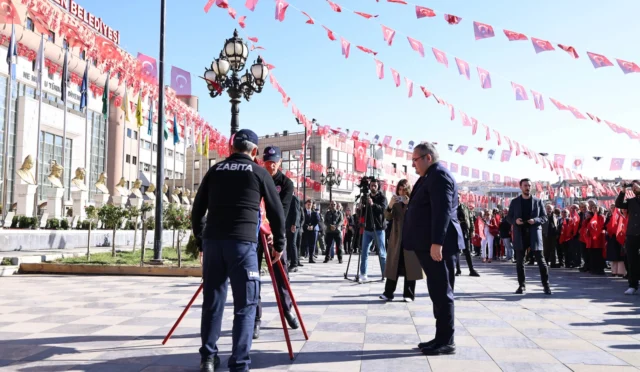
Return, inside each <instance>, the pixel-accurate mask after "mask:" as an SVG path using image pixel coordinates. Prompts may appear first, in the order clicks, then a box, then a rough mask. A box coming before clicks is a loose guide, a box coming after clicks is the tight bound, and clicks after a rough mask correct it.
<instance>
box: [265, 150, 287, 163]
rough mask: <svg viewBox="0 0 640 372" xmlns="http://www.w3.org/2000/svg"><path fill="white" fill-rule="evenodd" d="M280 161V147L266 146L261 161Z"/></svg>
mask: <svg viewBox="0 0 640 372" xmlns="http://www.w3.org/2000/svg"><path fill="white" fill-rule="evenodd" d="M280 159H282V152H281V151H280V147H277V146H267V147H266V148H265V149H264V155H262V160H264V161H273V162H277V161H279V160H280Z"/></svg>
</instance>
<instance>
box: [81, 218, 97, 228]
mask: <svg viewBox="0 0 640 372" xmlns="http://www.w3.org/2000/svg"><path fill="white" fill-rule="evenodd" d="M89 223H90V221H89V220H84V221H82V222H80V223H79V224H78V230H89ZM97 226H98V224H97V223H96V222H95V221H93V222H91V230H95V229H96V227H97Z"/></svg>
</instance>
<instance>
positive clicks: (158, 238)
mask: <svg viewBox="0 0 640 372" xmlns="http://www.w3.org/2000/svg"><path fill="white" fill-rule="evenodd" d="M166 10H167V9H166V4H165V0H160V56H159V57H160V58H158V62H159V71H158V133H157V134H158V152H157V160H156V164H157V171H156V185H158V188H157V190H159V192H158V194H159V195H157V196H156V213H155V228H154V229H153V231H154V236H153V260H152V262H155V263H162V210H163V208H162V207H163V206H162V202H163V192H162V189H163V185H164V183H163V182H164V131H163V130H161V129H160V125H164V26H165V14H166ZM151 142H153V141H151ZM174 155H175V154H174Z"/></svg>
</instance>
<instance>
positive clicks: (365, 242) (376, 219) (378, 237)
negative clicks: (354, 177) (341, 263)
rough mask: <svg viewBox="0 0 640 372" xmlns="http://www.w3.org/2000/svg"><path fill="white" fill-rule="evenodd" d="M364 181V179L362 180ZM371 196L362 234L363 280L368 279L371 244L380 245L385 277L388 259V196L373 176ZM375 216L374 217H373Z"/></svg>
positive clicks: (366, 206)
mask: <svg viewBox="0 0 640 372" xmlns="http://www.w3.org/2000/svg"><path fill="white" fill-rule="evenodd" d="M361 182H362V181H361ZM369 190H370V193H369V196H368V197H366V199H365V200H364V201H363V202H364V206H363V207H364V208H365V211H364V213H365V214H364V220H365V226H364V234H363V235H362V251H361V253H360V254H361V256H362V259H361V262H360V277H359V279H360V280H361V281H366V280H367V268H368V267H367V263H368V260H369V246H370V245H371V243H373V242H375V244H376V245H377V246H378V249H379V252H378V254H379V255H380V266H381V267H380V269H381V270H382V276H383V277H384V269H385V264H386V261H387V251H386V249H385V246H384V229H385V220H384V210H385V209H387V198H386V197H385V196H384V194H383V193H381V192H380V181H379V180H377V179H375V178H373V179H371V180H370V183H369ZM372 217H373V218H372Z"/></svg>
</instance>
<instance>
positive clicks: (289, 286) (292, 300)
mask: <svg viewBox="0 0 640 372" xmlns="http://www.w3.org/2000/svg"><path fill="white" fill-rule="evenodd" d="M278 267H279V268H280V272H281V273H282V277H283V278H284V283H285V285H286V286H287V291H289V295H290V296H291V303H292V304H293V308H294V309H295V310H296V315H297V316H298V320H300V326H301V327H302V333H303V334H304V339H305V340H309V335H307V328H306V327H305V326H304V322H303V321H302V315H301V314H300V310H298V304H297V303H296V299H295V298H294V297H293V291H291V284H290V283H289V280H287V276H286V275H285V271H284V267H283V266H282V262H281V261H278Z"/></svg>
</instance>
